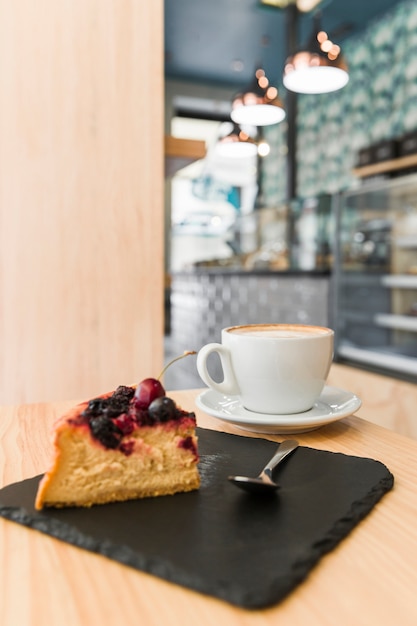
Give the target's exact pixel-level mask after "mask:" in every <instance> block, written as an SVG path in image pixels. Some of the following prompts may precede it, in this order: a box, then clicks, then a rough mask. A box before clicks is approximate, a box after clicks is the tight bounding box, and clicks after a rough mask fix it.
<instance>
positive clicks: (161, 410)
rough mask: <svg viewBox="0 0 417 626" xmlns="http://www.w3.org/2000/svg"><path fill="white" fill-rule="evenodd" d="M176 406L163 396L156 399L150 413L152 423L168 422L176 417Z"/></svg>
mask: <svg viewBox="0 0 417 626" xmlns="http://www.w3.org/2000/svg"><path fill="white" fill-rule="evenodd" d="M176 408H177V407H176V404H175V402H174V400H172V399H171V398H168V397H167V396H163V397H161V398H156V400H154V401H153V402H152V403H151V404H150V406H149V408H148V413H149V416H150V418H151V420H152V421H154V422H168V421H169V420H172V419H175V417H176Z"/></svg>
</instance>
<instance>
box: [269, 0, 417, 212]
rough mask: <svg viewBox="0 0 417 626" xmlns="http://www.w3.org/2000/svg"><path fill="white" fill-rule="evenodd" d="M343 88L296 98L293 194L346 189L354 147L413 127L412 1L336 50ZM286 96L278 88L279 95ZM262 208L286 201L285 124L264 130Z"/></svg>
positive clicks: (415, 20) (415, 51) (416, 16)
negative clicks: (343, 70)
mask: <svg viewBox="0 0 417 626" xmlns="http://www.w3.org/2000/svg"><path fill="white" fill-rule="evenodd" d="M343 54H344V56H345V59H346V61H347V63H348V66H349V74H350V80H349V83H348V85H347V86H346V87H345V88H344V89H341V90H340V91H338V92H335V93H333V94H325V95H318V96H317V95H311V96H310V95H302V96H301V95H300V96H298V127H297V135H298V136H297V162H298V193H297V195H298V196H299V197H309V196H315V195H317V194H321V193H334V192H336V191H339V190H342V189H346V188H349V187H352V186H353V185H354V184H355V182H356V181H355V178H354V177H353V175H352V173H351V171H352V168H353V167H354V165H355V162H356V157H357V152H358V150H359V149H360V148H362V147H365V146H367V145H369V144H371V143H377V142H378V141H380V140H383V139H389V138H393V137H398V136H400V135H402V134H403V133H405V132H408V131H410V130H415V129H417V2H416V0H411V1H410V0H406V1H405V2H403V3H402V4H400V5H397V7H396V8H395V9H393V10H392V11H390V12H389V13H387V14H386V15H384V16H383V17H382V18H379V19H378V20H376V21H375V22H374V23H372V24H371V25H370V26H369V27H368V28H367V30H366V31H364V32H363V33H362V34H361V35H360V36H356V37H351V38H350V39H348V40H346V42H345V43H344V45H343ZM280 93H281V95H282V97H284V98H285V92H284V90H281V92H280ZM264 132H265V137H266V139H267V140H268V141H269V142H270V144H271V148H272V149H271V153H270V155H269V156H268V157H266V158H265V159H264V161H263V194H264V198H265V201H266V206H276V205H278V204H280V203H281V202H283V201H285V199H286V157H285V146H286V127H285V123H284V124H281V125H276V126H269V127H266V128H265V130H264Z"/></svg>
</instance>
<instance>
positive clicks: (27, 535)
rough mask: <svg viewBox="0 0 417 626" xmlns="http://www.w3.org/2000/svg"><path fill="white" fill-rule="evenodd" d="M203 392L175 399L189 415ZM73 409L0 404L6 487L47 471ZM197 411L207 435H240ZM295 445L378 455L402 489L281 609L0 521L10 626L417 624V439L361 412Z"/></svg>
mask: <svg viewBox="0 0 417 626" xmlns="http://www.w3.org/2000/svg"><path fill="white" fill-rule="evenodd" d="M197 393H198V392H197V391H196V390H192V391H178V392H172V393H170V395H172V397H174V398H176V399H177V400H178V402H179V403H180V404H181V405H182V406H183V407H184V408H187V409H189V410H191V409H192V408H193V407H194V398H195V396H196V394H197ZM73 404H74V403H73V402H66V403H63V402H61V403H54V404H36V405H26V406H17V407H3V408H0V475H1V479H0V480H1V485H2V486H3V485H6V484H9V483H11V482H15V481H19V480H21V479H23V478H28V477H30V476H34V475H36V474H40V473H42V472H43V471H44V469H45V468H46V466H47V464H48V459H49V455H50V447H49V433H50V426H51V424H52V422H53V420H54V419H55V418H56V417H58V416H59V415H60V414H61V413H62V412H63V411H64V410H66V409H67V408H69V407H70V406H72V405H73ZM196 412H197V417H198V424H199V426H201V427H203V428H211V429H215V430H224V431H225V432H231V433H234V434H242V433H243V431H239V430H238V429H237V428H235V427H233V426H229V425H226V424H223V423H222V422H221V421H219V420H216V419H214V418H211V417H209V416H207V415H205V414H204V413H202V412H201V411H196ZM244 434H245V435H247V434H248V433H244ZM268 438H269V439H272V440H276V441H281V440H282V437H278V436H277V437H274V436H270V437H268ZM297 438H298V439H299V441H300V443H301V445H307V446H310V447H315V448H318V449H323V450H330V451H336V452H343V453H346V454H352V455H356V456H364V457H372V458H374V459H378V460H380V461H382V462H383V463H384V464H385V465H387V467H388V468H389V469H390V470H391V471H392V473H393V474H394V476H395V486H394V489H393V491H391V492H390V493H388V494H387V495H386V496H384V498H383V499H382V500H381V501H380V502H379V503H378V504H377V506H376V507H375V508H374V509H373V511H372V512H371V513H370V515H369V516H368V517H367V518H366V519H364V520H363V521H362V522H361V523H360V524H359V525H358V526H357V527H356V528H355V529H354V530H353V531H352V532H351V533H350V534H349V536H348V537H347V538H346V539H344V540H343V541H342V543H341V544H340V545H339V546H338V547H337V548H336V549H335V550H333V551H332V552H331V553H330V554H328V555H326V556H325V557H324V558H323V559H322V560H321V561H320V562H319V563H318V564H317V566H316V567H315V568H314V569H313V571H312V572H311V573H310V575H309V576H308V578H307V580H306V581H305V582H304V583H302V584H301V585H300V586H299V587H297V588H296V590H295V591H294V592H293V593H292V594H291V595H290V596H289V597H288V598H287V599H286V600H284V601H283V602H282V603H281V604H279V605H277V606H276V607H274V608H271V609H267V610H263V611H246V610H243V609H239V608H236V607H234V606H231V605H228V604H226V603H224V602H222V601H220V600H217V599H213V598H211V597H207V596H203V595H201V594H198V593H196V592H193V591H190V590H187V589H184V588H182V587H179V586H177V585H174V584H172V583H168V582H165V581H162V580H160V579H158V578H155V577H153V576H150V575H148V574H144V573H141V572H137V571H136V570H133V569H130V568H128V567H125V566H123V565H120V564H118V563H115V562H112V561H110V560H108V559H106V558H104V557H102V556H99V555H95V554H91V553H88V552H85V551H83V550H81V549H79V548H76V547H73V546H70V545H67V544H65V543H62V542H60V541H58V540H56V539H52V538H50V537H48V536H45V535H43V534H41V533H38V532H36V531H33V530H29V529H27V528H25V527H22V526H20V525H18V524H15V523H13V522H9V521H6V520H4V519H0V624H1V626H16V625H19V626H52V625H53V626H67V625H68V626H79V625H83V626H84V625H85V626H87V625H88V626H91V625H93V624H94V625H96V624H97V625H98V624H100V626H110V625H113V624H114V625H116V624H117V625H118V626H119V625H123V626H138V624H140V625H141V626H147V625H155V626H161V624H164V626H169V625H175V626H176V625H178V626H179V625H181V626H184V625H188V624H189V625H190V626H191V625H193V626H195V625H197V626H206V625H207V626H209V625H210V626H212V625H213V624H219V625H221V626H223V624H227V626H246V625H254V626H255V625H259V626H268V625H269V624H270V625H271V626H272V625H273V624H274V625H276V624H280V625H284V626H286V625H288V626H306V625H308V626H326V625H328V626H335V624H337V626H343V625H346V626H352V625H353V624H354V625H355V626H360V625H363V626H374V625H378V626H385V625H386V626H392V625H393V624H398V625H401V626H408V625H410V626H411V625H413V626H415V625H416V624H417V441H415V440H412V439H408V438H405V437H403V436H401V435H397V434H395V433H393V432H391V431H388V430H386V429H384V428H381V427H379V426H375V425H374V424H371V423H369V422H366V421H364V420H361V419H359V418H358V417H354V416H352V417H349V418H345V419H343V420H341V421H339V422H337V423H334V424H332V425H329V426H326V427H324V428H321V429H319V430H316V431H313V432H311V433H305V434H300V435H297Z"/></svg>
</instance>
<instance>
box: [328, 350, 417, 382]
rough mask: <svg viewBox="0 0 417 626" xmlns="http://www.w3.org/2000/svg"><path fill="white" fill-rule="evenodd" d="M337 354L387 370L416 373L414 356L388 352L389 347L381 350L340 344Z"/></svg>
mask: <svg viewBox="0 0 417 626" xmlns="http://www.w3.org/2000/svg"><path fill="white" fill-rule="evenodd" d="M338 356H339V357H342V358H345V359H349V360H352V361H356V362H357V363H363V364H364V365H370V366H374V367H376V368H381V367H385V368H387V369H388V370H395V371H397V372H402V373H404V374H411V375H415V374H417V359H416V358H414V357H411V356H407V355H402V354H395V353H394V352H390V351H389V347H387V349H386V351H381V350H377V349H375V348H371V349H366V348H357V347H356V346H349V345H341V346H340V347H339V353H338Z"/></svg>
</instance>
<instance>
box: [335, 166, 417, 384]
mask: <svg viewBox="0 0 417 626" xmlns="http://www.w3.org/2000/svg"><path fill="white" fill-rule="evenodd" d="M335 202H336V233H337V235H336V247H335V263H334V269H335V282H334V284H335V299H334V302H335V310H334V326H335V339H336V342H335V360H336V361H347V362H350V363H353V364H362V365H364V366H367V367H370V368H372V369H376V370H378V371H382V372H386V373H389V374H391V375H398V376H400V377H405V378H407V379H411V380H414V381H416V380H417V378H416V377H417V175H414V174H413V175H409V176H405V177H402V178H396V179H390V180H381V181H374V182H368V183H366V184H364V185H363V186H362V187H361V188H359V189H356V190H354V191H348V192H344V193H341V194H339V195H338V196H337V197H336V198H335Z"/></svg>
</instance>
